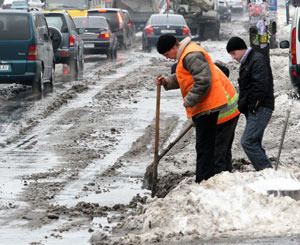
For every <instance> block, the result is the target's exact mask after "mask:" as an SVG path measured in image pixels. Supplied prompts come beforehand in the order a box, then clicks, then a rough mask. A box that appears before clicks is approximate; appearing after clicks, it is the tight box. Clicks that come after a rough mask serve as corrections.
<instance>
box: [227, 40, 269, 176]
mask: <svg viewBox="0 0 300 245" xmlns="http://www.w3.org/2000/svg"><path fill="white" fill-rule="evenodd" d="M226 49H227V52H228V53H229V54H230V55H231V57H232V58H233V59H234V60H236V61H238V62H239V63H240V64H241V66H240V70H239V79H238V83H239V90H240V91H239V101H238V109H239V111H240V112H241V113H244V114H245V116H246V127H245V130H244V133H243V136H242V139H241V144H242V147H243V149H244V151H245V153H246V154H247V156H248V158H249V160H250V161H251V163H252V165H253V166H254V168H255V169H256V170H257V171H258V170H263V169H265V168H271V167H272V165H271V163H270V161H269V159H268V157H267V155H266V153H265V150H264V148H263V147H262V139H263V134H264V131H265V128H266V127H267V124H268V122H269V120H270V118H271V116H272V112H273V110H274V101H275V99H274V88H273V86H274V85H273V75H272V69H271V66H270V63H269V62H268V61H267V59H266V57H265V56H264V55H263V54H261V53H259V52H257V51H255V50H253V49H252V48H247V45H246V43H245V42H244V40H243V39H241V38H239V37H232V38H230V39H229V41H228V43H227V46H226Z"/></svg>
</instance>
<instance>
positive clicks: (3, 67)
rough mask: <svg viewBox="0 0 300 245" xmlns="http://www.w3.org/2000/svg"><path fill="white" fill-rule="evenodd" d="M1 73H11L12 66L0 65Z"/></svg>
mask: <svg viewBox="0 0 300 245" xmlns="http://www.w3.org/2000/svg"><path fill="white" fill-rule="evenodd" d="M0 71H10V65H0Z"/></svg>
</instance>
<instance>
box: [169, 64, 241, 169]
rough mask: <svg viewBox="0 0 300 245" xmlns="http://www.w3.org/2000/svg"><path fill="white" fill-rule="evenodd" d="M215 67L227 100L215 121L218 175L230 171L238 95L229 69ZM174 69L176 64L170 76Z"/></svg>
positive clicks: (237, 117) (237, 116)
mask: <svg viewBox="0 0 300 245" xmlns="http://www.w3.org/2000/svg"><path fill="white" fill-rule="evenodd" d="M215 65H216V66H217V72H218V73H219V76H220V79H221V82H222V85H223V87H224V89H225V94H226V97H227V99H228V103H227V105H226V106H225V107H223V108H222V109H221V110H220V112H219V116H218V121H217V133H216V142H215V148H216V149H217V150H216V151H215V156H214V159H215V161H214V163H215V168H214V169H215V170H214V173H215V174H218V173H221V172H222V171H229V172H231V171H232V153H231V149H232V143H233V140H234V133H235V128H236V126H237V122H238V119H239V115H240V112H239V110H238V94H237V93H236V91H235V88H234V86H233V85H232V83H231V81H230V80H229V78H228V77H229V74H230V71H229V69H228V68H227V67H226V66H224V65H222V64H220V63H215ZM176 67H177V63H175V64H173V65H172V67H171V74H173V73H175V72H176Z"/></svg>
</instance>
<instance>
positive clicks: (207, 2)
mask: <svg viewBox="0 0 300 245" xmlns="http://www.w3.org/2000/svg"><path fill="white" fill-rule="evenodd" d="M165 1H169V3H170V4H169V5H170V8H169V10H166V11H170V10H171V11H174V12H175V13H178V14H181V15H183V17H184V18H185V20H186V22H187V24H188V26H189V28H190V29H191V32H192V35H193V36H197V37H198V39H199V40H207V39H212V40H218V39H219V37H220V13H219V1H218V0H165Z"/></svg>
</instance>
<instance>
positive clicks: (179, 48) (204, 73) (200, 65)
mask: <svg viewBox="0 0 300 245" xmlns="http://www.w3.org/2000/svg"><path fill="white" fill-rule="evenodd" d="M157 51H158V52H159V53H160V54H162V55H164V56H165V57H166V58H170V59H177V60H178V64H177V67H176V74H173V75H170V76H167V77H164V76H158V77H156V84H157V85H163V86H164V88H165V89H166V90H169V89H178V88H180V90H181V94H182V97H183V105H184V107H185V109H186V113H187V117H188V118H192V120H193V121H194V123H195V127H196V152H197V160H196V183H200V182H201V181H202V180H207V179H209V178H210V177H212V176H213V175H214V174H215V173H214V154H215V138H216V128H217V121H218V116H219V111H220V110H221V109H222V108H223V107H224V106H226V105H227V103H228V100H227V97H226V94H225V90H224V88H223V85H222V83H221V81H220V78H219V74H218V72H217V70H216V67H215V65H214V63H213V62H212V60H211V58H210V56H209V55H208V54H207V52H206V51H205V50H204V49H203V48H202V47H200V46H199V45H197V44H195V43H194V42H192V41H191V39H190V38H189V37H187V38H185V39H184V40H182V41H181V42H180V43H179V42H178V41H177V39H176V37H175V36H173V35H170V34H165V35H162V36H160V37H159V39H158V42H157Z"/></svg>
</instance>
